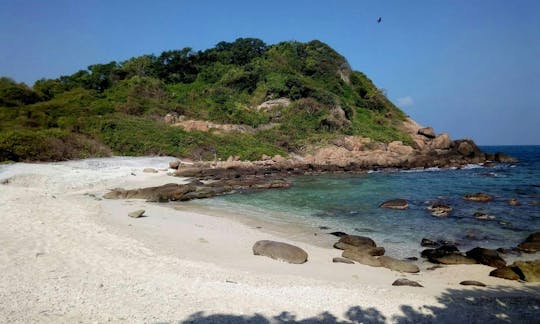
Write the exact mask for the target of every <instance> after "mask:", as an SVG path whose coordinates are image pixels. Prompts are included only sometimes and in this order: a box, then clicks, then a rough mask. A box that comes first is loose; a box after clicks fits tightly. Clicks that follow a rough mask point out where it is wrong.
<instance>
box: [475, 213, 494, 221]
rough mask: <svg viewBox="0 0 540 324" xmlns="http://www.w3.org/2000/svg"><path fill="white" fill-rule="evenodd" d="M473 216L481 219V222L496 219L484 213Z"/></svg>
mask: <svg viewBox="0 0 540 324" xmlns="http://www.w3.org/2000/svg"><path fill="white" fill-rule="evenodd" d="M473 216H474V217H475V218H476V219H481V220H490V219H495V216H492V215H488V214H486V213H483V212H476V213H474V214H473Z"/></svg>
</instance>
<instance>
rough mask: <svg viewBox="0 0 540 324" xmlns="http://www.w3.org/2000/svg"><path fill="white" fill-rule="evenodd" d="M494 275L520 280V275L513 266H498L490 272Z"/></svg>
mask: <svg viewBox="0 0 540 324" xmlns="http://www.w3.org/2000/svg"><path fill="white" fill-rule="evenodd" d="M489 275H490V276H492V277H497V278H502V279H508V280H519V275H518V274H517V273H516V272H515V271H514V269H512V267H504V268H498V269H495V270H493V271H491V272H490V273H489Z"/></svg>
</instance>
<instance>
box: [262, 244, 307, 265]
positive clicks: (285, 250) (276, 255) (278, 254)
mask: <svg viewBox="0 0 540 324" xmlns="http://www.w3.org/2000/svg"><path fill="white" fill-rule="evenodd" d="M253 254H254V255H263V256H266V257H269V258H272V259H275V260H279V261H284V262H288V263H294V264H301V263H305V262H306V261H307V259H308V254H307V252H306V251H304V250H302V249H301V248H299V247H297V246H294V245H292V244H288V243H283V242H276V241H269V240H262V241H257V242H255V244H254V245H253Z"/></svg>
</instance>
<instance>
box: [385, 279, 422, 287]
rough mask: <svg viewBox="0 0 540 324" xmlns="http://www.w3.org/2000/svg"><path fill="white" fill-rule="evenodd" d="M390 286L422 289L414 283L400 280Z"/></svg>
mask: <svg viewBox="0 0 540 324" xmlns="http://www.w3.org/2000/svg"><path fill="white" fill-rule="evenodd" d="M392 286H410V287H424V286H422V285H421V284H419V283H418V282H416V281H413V280H409V279H405V278H401V279H397V280H396V281H394V282H393V283H392Z"/></svg>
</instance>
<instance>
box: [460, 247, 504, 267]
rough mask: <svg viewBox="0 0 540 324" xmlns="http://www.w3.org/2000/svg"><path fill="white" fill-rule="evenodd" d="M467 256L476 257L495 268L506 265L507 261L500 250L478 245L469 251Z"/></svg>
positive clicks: (480, 261)
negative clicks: (500, 253)
mask: <svg viewBox="0 0 540 324" xmlns="http://www.w3.org/2000/svg"><path fill="white" fill-rule="evenodd" d="M466 254H467V256H468V257H469V258H473V259H475V260H476V261H477V262H478V263H481V264H485V265H487V266H490V267H494V268H503V267H506V261H504V259H503V258H501V256H500V255H499V252H497V251H495V250H490V249H484V248H481V247H476V248H474V249H472V250H470V251H468V252H467V253H466Z"/></svg>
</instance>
